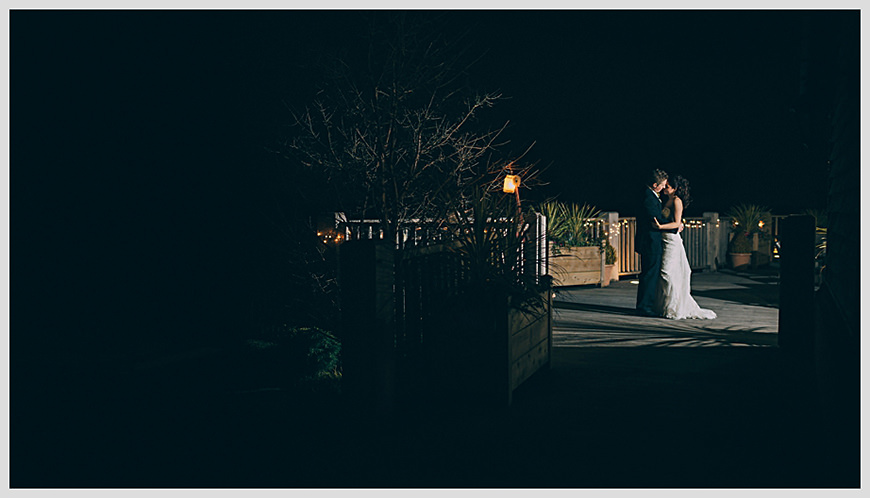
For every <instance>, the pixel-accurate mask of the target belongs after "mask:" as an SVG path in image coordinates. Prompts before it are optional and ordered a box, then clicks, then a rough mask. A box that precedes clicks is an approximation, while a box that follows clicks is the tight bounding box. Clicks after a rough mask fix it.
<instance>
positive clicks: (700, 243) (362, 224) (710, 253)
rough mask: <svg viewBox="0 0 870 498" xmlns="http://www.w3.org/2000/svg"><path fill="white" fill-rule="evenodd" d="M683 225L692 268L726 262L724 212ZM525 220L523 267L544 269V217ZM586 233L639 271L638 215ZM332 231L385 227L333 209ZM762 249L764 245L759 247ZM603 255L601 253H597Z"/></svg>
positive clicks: (409, 229)
mask: <svg viewBox="0 0 870 498" xmlns="http://www.w3.org/2000/svg"><path fill="white" fill-rule="evenodd" d="M784 217H785V216H773V217H772V224H773V226H772V227H771V235H772V246H773V247H771V248H770V252H771V254H772V257H773V258H777V257H778V252H777V249H776V246H777V244H778V239H779V223H780V221H781V220H782V219H783V218H784ZM683 222H684V224H685V228H684V230H683V232H682V233H681V237H682V240H683V246H684V247H685V248H686V256H687V258H688V260H689V266H690V267H691V269H692V270H693V271H715V270H717V269H718V268H720V267H723V266H725V265H726V261H727V259H726V258H727V256H728V242H729V240H730V239H731V231H732V223H731V219H730V218H728V217H724V216H723V217H720V216H719V214H718V213H715V212H706V213H703V216H698V217H687V218H683ZM527 223H529V224H530V225H534V230H533V233H534V236H533V237H528V238H527V240H526V245H525V246H524V248H523V252H524V258H523V260H522V261H523V265H524V266H525V267H526V270H525V271H534V272H535V274H536V275H538V276H540V275H546V274H548V273H549V256H548V249H547V247H548V245H547V244H548V242H547V239H546V236H545V235H544V234H546V230H547V228H546V218H545V217H543V216H541V215H540V214H538V215H536V217H534V218H528V219H527ZM586 224H587V226H588V230H589V233H590V236H591V238H593V239H599V238H602V237H606V238H607V239H608V240H609V242H610V244H611V245H612V246H613V248H614V249H615V250H616V257H617V266H618V273H619V276H621V277H622V276H631V275H637V274H639V273H640V256H639V255H638V254H637V253H636V252H635V251H634V242H635V231H636V229H637V219H636V218H635V217H620V216H619V213H616V212H605V213H603V214H602V216H601V217H599V218H590V219H588V220H586ZM335 227H336V230H337V232H338V233H339V234H340V235H341V237H343V238H344V239H345V240H360V239H383V237H384V233H383V229H382V228H381V225H380V222H379V221H378V220H367V219H364V220H353V219H347V218H346V217H345V216H344V215H343V214H342V213H336V224H335ZM453 228H454V227H451V226H450V225H447V224H445V223H435V222H432V221H424V220H412V221H411V222H409V223H406V224H404V226H403V227H402V228H401V229H400V230H399V233H398V234H397V240H396V242H397V244H399V245H402V246H404V247H426V246H429V245H433V244H439V243H443V242H446V241H449V240H452V237H453V235H452V233H454V232H453ZM763 250H767V248H763ZM602 257H603V256H602Z"/></svg>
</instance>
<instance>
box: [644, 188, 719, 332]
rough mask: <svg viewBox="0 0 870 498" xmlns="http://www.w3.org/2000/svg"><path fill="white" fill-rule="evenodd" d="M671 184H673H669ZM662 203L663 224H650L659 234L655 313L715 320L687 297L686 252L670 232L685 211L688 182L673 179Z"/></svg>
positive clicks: (688, 274)
mask: <svg viewBox="0 0 870 498" xmlns="http://www.w3.org/2000/svg"><path fill="white" fill-rule="evenodd" d="M672 182H673V183H672ZM662 194H664V196H663V197H664V202H663V206H662V214H664V217H665V220H667V221H668V222H667V223H664V224H660V223H659V222H658V220H656V219H653V223H654V224H655V225H656V227H657V228H658V229H659V230H662V269H661V273H660V277H659V282H658V287H657V289H656V296H655V297H656V299H655V304H654V309H655V312H656V313H658V314H659V315H661V316H663V317H665V318H671V319H674V320H679V319H682V318H707V319H712V318H716V313H715V312H714V311H713V310H708V309H703V308H701V307H700V306H698V303H697V302H695V300H694V299H693V298H692V296H691V295H690V294H689V288H690V280H691V276H692V269H691V268H690V267H689V259H688V258H687V257H686V248H685V247H683V239H682V238H681V237H680V234H679V233H671V232H670V231H668V230H670V229H674V228H679V226H680V223H681V220H682V219H683V209H684V208H686V207H688V205H689V202H691V201H690V199H689V182H688V181H687V180H686V179H685V178H683V177H681V176H676V177H674V178H673V180H669V181H668V184H667V185H666V186H665V188H664V189H662Z"/></svg>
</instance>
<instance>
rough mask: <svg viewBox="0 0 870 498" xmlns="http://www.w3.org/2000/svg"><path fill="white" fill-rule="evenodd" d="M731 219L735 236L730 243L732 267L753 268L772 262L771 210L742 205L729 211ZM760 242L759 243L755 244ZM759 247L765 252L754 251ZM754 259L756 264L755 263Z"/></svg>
mask: <svg viewBox="0 0 870 498" xmlns="http://www.w3.org/2000/svg"><path fill="white" fill-rule="evenodd" d="M728 216H730V217H731V231H732V232H733V235H732V237H731V241H730V242H729V243H728V253H729V254H731V255H732V256H731V257H730V258H731V267H732V268H736V267H738V266H745V265H748V264H750V263H752V264H753V267H754V266H756V265H758V264H760V263H767V262H769V261H770V250H769V246H770V227H771V214H770V210H769V209H767V208H766V207H763V206H758V205H756V204H746V203H744V204H740V205H738V206H734V207H732V208H731V209H730V210H729V211H728ZM756 239H757V240H758V243H756V242H754V241H755V240H756ZM755 247H758V248H761V249H763V250H760V251H759V250H754V249H753V248H755ZM753 259H754V262H753Z"/></svg>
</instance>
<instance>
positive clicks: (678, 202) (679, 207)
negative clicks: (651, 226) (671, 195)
mask: <svg viewBox="0 0 870 498" xmlns="http://www.w3.org/2000/svg"><path fill="white" fill-rule="evenodd" d="M682 219H683V201H682V199H680V198H679V197H677V198H676V199H674V221H672V222H670V223H665V224H664V225H662V224H660V223H659V222H658V220H655V219H654V220H653V221H655V224H656V227H657V228H658V229H659V230H670V229H672V228H679V227H680V225H682V224H683V222H682V221H681V220H682Z"/></svg>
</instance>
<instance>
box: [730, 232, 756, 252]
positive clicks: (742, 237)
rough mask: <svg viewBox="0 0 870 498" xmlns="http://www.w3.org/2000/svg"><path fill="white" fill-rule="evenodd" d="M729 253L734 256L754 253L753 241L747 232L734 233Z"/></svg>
mask: <svg viewBox="0 0 870 498" xmlns="http://www.w3.org/2000/svg"><path fill="white" fill-rule="evenodd" d="M728 252H730V253H732V254H747V253H751V252H752V239H751V238H750V236H749V235H747V234H746V233H745V232H742V231H738V232H734V236H733V237H732V238H731V242H729V243H728Z"/></svg>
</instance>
